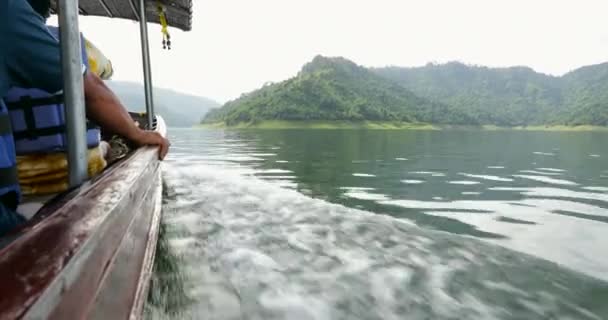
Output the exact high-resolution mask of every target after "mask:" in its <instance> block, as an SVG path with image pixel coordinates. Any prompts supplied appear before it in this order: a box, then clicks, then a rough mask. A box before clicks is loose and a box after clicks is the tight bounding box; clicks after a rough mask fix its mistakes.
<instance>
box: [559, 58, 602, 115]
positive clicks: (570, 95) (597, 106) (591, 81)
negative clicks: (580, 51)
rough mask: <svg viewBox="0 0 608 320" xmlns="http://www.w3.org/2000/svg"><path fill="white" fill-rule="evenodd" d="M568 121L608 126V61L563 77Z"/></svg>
mask: <svg viewBox="0 0 608 320" xmlns="http://www.w3.org/2000/svg"><path fill="white" fill-rule="evenodd" d="M562 81H563V83H564V105H565V106H567V107H569V108H566V109H567V110H566V112H565V114H563V115H562V117H561V119H560V120H561V121H562V122H564V123H565V124H570V125H579V124H592V125H599V126H607V125H608V63H602V64H598V65H593V66H587V67H582V68H579V69H577V70H575V71H572V72H570V73H567V74H566V75H564V76H563V77H562Z"/></svg>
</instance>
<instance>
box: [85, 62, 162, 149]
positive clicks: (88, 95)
mask: <svg viewBox="0 0 608 320" xmlns="http://www.w3.org/2000/svg"><path fill="white" fill-rule="evenodd" d="M84 94H85V100H86V111H87V118H89V119H91V120H93V121H94V122H95V123H97V124H98V125H99V126H101V127H102V128H103V129H104V130H105V131H108V132H110V133H113V134H117V135H120V136H123V137H125V138H126V139H129V140H131V141H133V142H134V143H136V144H139V145H158V146H159V148H160V150H159V157H160V159H161V160H162V159H163V158H164V157H165V155H166V154H167V152H168V151H169V140H167V139H165V138H163V137H162V136H161V135H160V134H158V133H157V132H153V131H145V130H142V129H140V128H139V127H137V125H135V123H134V122H133V119H131V116H130V115H129V113H128V112H127V110H126V109H125V107H124V106H123V105H122V103H120V100H118V97H116V95H115V94H114V93H113V92H112V90H110V89H109V88H108V87H107V86H106V84H105V83H104V82H103V81H102V80H101V79H100V78H99V77H98V76H97V75H95V74H93V73H92V72H87V73H86V74H85V76H84Z"/></svg>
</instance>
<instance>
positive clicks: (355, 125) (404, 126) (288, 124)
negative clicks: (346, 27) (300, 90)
mask: <svg viewBox="0 0 608 320" xmlns="http://www.w3.org/2000/svg"><path fill="white" fill-rule="evenodd" d="M194 127H195V128H200V129H229V130H230V129H264V130H273V129H274V130H277V129H324V130H340V129H367V130H484V131H502V130H504V131H555V132H584V131H608V127H602V126H592V125H580V126H566V125H537V126H526V127H523V126H517V127H500V126H495V125H480V126H473V125H471V126H464V125H436V124H429V123H411V122H398V121H361V122H354V121H341V120H340V121H287V120H265V121H260V122H257V123H239V124H237V125H232V126H229V125H226V124H225V123H224V122H215V123H203V124H198V125H195V126H194Z"/></svg>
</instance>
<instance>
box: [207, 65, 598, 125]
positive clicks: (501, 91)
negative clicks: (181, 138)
mask: <svg viewBox="0 0 608 320" xmlns="http://www.w3.org/2000/svg"><path fill="white" fill-rule="evenodd" d="M205 120H206V121H208V122H214V121H223V122H225V123H226V124H228V125H232V124H236V123H240V122H255V121H259V120H352V121H358V120H371V121H392V120H398V121H406V122H426V123H438V124H471V125H477V124H491V125H498V126H533V125H557V124H566V125H582V124H590V125H608V63H606V64H599V65H594V66H588V67H583V68H580V69H577V70H575V71H572V72H570V73H568V74H566V75H564V76H562V77H554V76H549V75H545V74H541V73H537V72H535V71H534V70H532V69H530V68H527V67H511V68H488V67H480V66H470V65H465V64H462V63H458V62H450V63H447V64H440V65H437V64H428V65H426V66H424V67H416V68H400V67H387V68H375V69H366V68H363V67H360V66H357V65H356V64H354V63H353V62H350V61H348V60H346V59H344V58H326V57H321V56H318V57H316V58H315V59H314V60H313V61H312V62H310V63H308V64H306V65H305V66H304V67H303V68H302V70H301V71H300V73H299V74H298V75H297V76H296V77H294V78H292V79H289V80H286V81H284V82H281V83H277V84H272V85H268V86H265V87H263V88H261V89H259V90H257V91H254V92H252V93H249V94H246V95H243V96H242V97H241V98H239V99H236V100H234V101H231V102H228V103H227V104H225V105H224V107H222V108H221V109H218V110H215V111H213V112H211V113H210V114H209V115H208V116H207V117H206V119H205Z"/></svg>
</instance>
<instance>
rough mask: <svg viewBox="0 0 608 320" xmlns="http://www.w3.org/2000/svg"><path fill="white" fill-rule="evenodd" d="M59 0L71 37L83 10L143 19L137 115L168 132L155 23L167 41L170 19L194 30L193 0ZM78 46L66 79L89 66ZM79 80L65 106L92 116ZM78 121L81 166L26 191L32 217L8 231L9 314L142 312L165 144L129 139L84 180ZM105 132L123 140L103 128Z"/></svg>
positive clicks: (2, 299)
mask: <svg viewBox="0 0 608 320" xmlns="http://www.w3.org/2000/svg"><path fill="white" fill-rule="evenodd" d="M51 5H52V11H53V12H55V13H56V12H59V13H60V14H59V22H60V26H64V25H67V26H68V27H67V28H63V29H62V28H60V31H61V32H62V37H63V36H64V35H65V36H66V38H68V39H69V38H70V36H73V38H77V37H78V34H79V30H78V26H77V24H70V21H72V20H70V19H77V18H78V16H79V15H85V16H86V15H91V16H102V17H107V18H118V19H129V20H134V21H139V25H140V36H141V42H142V46H141V48H142V60H143V71H144V72H143V73H144V80H145V81H144V87H145V92H142V94H145V98H146V99H145V100H146V110H147V112H146V113H130V115H131V117H132V118H133V121H135V122H137V123H138V125H139V126H140V127H141V128H144V129H148V130H154V131H156V132H158V133H159V134H161V135H162V136H166V133H167V128H166V125H165V122H164V120H163V118H162V117H161V116H160V115H155V114H154V108H153V99H152V97H153V93H152V88H153V87H152V83H151V74H150V55H149V48H148V31H147V23H149V22H151V23H160V24H161V25H162V26H163V30H165V31H164V33H163V40H169V39H168V33H167V32H166V28H167V27H174V28H178V29H181V30H183V31H189V30H190V29H191V27H192V0H79V1H77V2H72V1H67V0H51ZM76 5H78V7H76ZM59 7H61V9H62V10H58V8H59ZM108 23H111V20H108ZM66 47H70V46H66ZM71 47H73V48H74V49H72V48H69V49H66V48H64V46H62V59H64V60H63V61H64V63H63V64H64V66H63V67H64V71H66V70H68V72H64V83H67V84H70V83H71V80H74V79H77V77H78V76H79V73H80V72H81V71H80V70H81V69H80V68H81V64H80V62H79V61H80V59H74V58H72V57H73V55H80V50H79V48H78V46H71ZM65 61H68V62H65ZM66 66H67V67H68V69H65V67H66ZM71 87H72V89H70V86H68V87H67V89H66V91H65V92H64V95H65V94H67V96H70V99H68V98H66V100H65V105H66V110H73V109H72V108H82V109H80V110H83V112H82V121H85V119H84V105H82V102H79V101H83V100H84V99H82V94H83V93H82V91H80V93H79V92H78V89H74V88H76V87H77V86H73V85H72V86H71ZM78 95H80V97H81V98H80V99H78V98H77V97H78ZM74 110H77V109H74ZM68 112H71V111H68ZM76 113H78V112H77V111H76ZM66 118H67V117H66ZM69 121H71V122H70V123H67V122H69ZM79 121H81V120H80V119H78V118H77V117H76V116H73V117H72V120H70V119H67V120H66V123H67V127H68V132H67V133H66V136H67V137H68V139H67V140H68V148H67V149H68V150H67V153H68V157H67V158H68V159H76V160H77V161H75V162H77V163H78V166H74V165H73V164H74V163H72V162H70V160H68V161H67V164H68V169H69V170H68V171H69V174H68V176H69V178H70V179H69V184H70V185H72V186H73V187H71V188H63V190H65V191H63V192H60V193H57V194H48V195H42V196H32V197H24V199H23V200H22V202H21V203H20V206H19V208H18V212H20V213H21V214H23V215H24V216H26V217H27V218H28V220H27V222H26V223H25V224H24V225H22V226H21V227H19V228H17V229H16V230H13V231H12V232H10V233H8V234H7V235H5V236H3V237H2V238H0V283H2V289H3V290H1V292H2V293H0V318H2V319H20V318H25V319H67V318H69V319H73V318H78V319H84V318H86V319H139V318H141V317H142V311H143V306H144V302H145V301H146V298H147V292H148V286H149V282H150V281H149V279H150V277H151V274H152V266H153V263H154V254H155V251H156V241H157V239H158V232H159V225H160V216H161V201H162V176H161V169H160V160H159V155H158V148H156V147H152V146H140V147H137V146H133V145H129V143H128V142H126V141H124V140H122V144H123V145H126V146H127V148H126V149H127V150H126V151H125V152H123V153H122V154H121V155H120V157H118V158H115V159H113V160H111V161H107V162H108V165H107V166H106V167H105V169H104V170H103V171H101V172H100V173H98V174H96V175H95V176H93V177H91V176H90V174H89V178H90V179H89V180H87V181H85V182H83V183H82V182H81V181H82V180H81V179H82V178H85V177H86V176H87V172H86V170H87V163H86V161H87V160H86V159H87V156H86V155H87V153H86V152H87V148H86V143H85V142H83V143H82V144H81V145H77V144H74V142H75V141H76V138H74V137H75V136H77V135H78V134H79V133H78V132H77V131H78V130H76V129H75V131H70V129H69V128H76V127H77V126H75V125H74V123H79ZM70 125H71V127H70ZM81 128H82V129H84V126H82V127H81ZM84 134H85V132H83V135H84ZM101 138H102V141H110V142H111V141H112V140H113V139H116V137H114V136H112V135H109V134H106V133H105V132H103V130H102V132H101ZM119 140H120V138H119ZM72 144H74V148H71V146H72ZM110 145H112V144H111V143H110ZM76 147H78V148H80V149H78V148H76ZM76 149H78V150H76ZM112 149H113V148H110V149H109V150H110V152H111V151H112ZM79 152H80V153H79ZM70 154H71V155H72V156H73V155H78V157H70ZM63 161H64V162H65V160H63ZM76 169H78V170H76ZM72 178H75V179H72ZM66 186H67V185H66ZM22 189H23V187H22ZM66 189H67V190H66Z"/></svg>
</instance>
